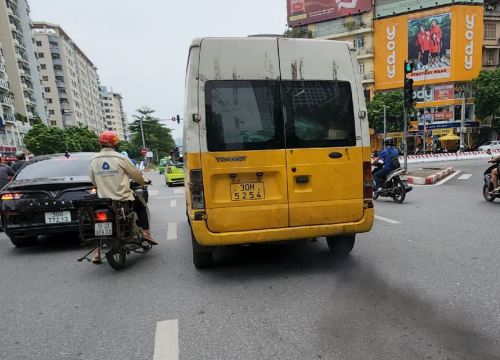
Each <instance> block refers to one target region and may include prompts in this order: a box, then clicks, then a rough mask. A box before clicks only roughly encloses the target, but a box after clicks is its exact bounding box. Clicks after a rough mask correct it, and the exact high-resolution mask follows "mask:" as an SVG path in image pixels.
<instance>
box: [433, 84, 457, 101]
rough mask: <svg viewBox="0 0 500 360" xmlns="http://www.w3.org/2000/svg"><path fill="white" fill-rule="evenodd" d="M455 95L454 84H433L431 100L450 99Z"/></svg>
mask: <svg viewBox="0 0 500 360" xmlns="http://www.w3.org/2000/svg"><path fill="white" fill-rule="evenodd" d="M454 96H455V86H453V84H447V85H439V86H434V99H433V100H438V101H439V100H451V99H453V98H454Z"/></svg>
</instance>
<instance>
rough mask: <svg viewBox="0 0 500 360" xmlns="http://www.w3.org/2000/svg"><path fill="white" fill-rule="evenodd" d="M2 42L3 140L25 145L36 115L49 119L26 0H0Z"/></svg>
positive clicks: (1, 138)
mask: <svg viewBox="0 0 500 360" xmlns="http://www.w3.org/2000/svg"><path fill="white" fill-rule="evenodd" d="M0 42H1V44H2V46H1V48H2V61H1V63H2V66H0V67H1V69H0V78H1V81H0V83H1V84H2V85H3V94H1V95H0V96H1V99H2V100H1V102H2V111H3V113H4V127H3V128H2V129H0V143H1V142H4V143H5V144H7V145H11V146H17V147H22V145H23V142H22V139H23V137H24V134H26V133H27V132H28V131H29V129H30V128H31V125H32V124H33V121H34V120H35V119H36V118H40V119H41V120H42V121H46V112H45V103H44V99H43V92H42V88H41V83H40V73H39V69H38V63H37V56H36V51H35V46H34V40H33V31H32V23H31V20H30V9H29V5H28V3H27V2H26V0H0ZM5 82H7V85H8V94H7V93H6V92H5V90H6V87H5ZM0 91H1V90H0ZM14 114H16V115H15V116H13V115H14Z"/></svg>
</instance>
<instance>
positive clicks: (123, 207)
mask: <svg viewBox="0 0 500 360" xmlns="http://www.w3.org/2000/svg"><path fill="white" fill-rule="evenodd" d="M131 189H132V190H133V191H134V193H135V195H136V196H137V197H138V198H139V200H140V201H143V202H144V203H147V187H146V191H144V187H143V186H140V185H138V184H136V183H134V182H131ZM76 205H77V207H78V218H79V220H80V222H79V229H80V239H81V242H82V245H84V246H89V245H90V246H92V249H91V250H90V251H89V252H87V253H86V254H85V255H84V256H82V257H81V258H79V259H78V262H82V261H83V260H87V261H89V262H90V261H92V260H91V259H90V258H89V256H90V254H92V253H93V252H94V251H96V250H97V249H99V248H100V249H101V250H102V251H103V252H104V253H105V257H106V260H107V261H108V264H109V266H111V267H112V268H113V269H115V270H120V269H122V268H123V267H124V266H125V261H126V258H127V255H129V254H130V253H131V252H134V253H138V254H146V253H147V252H149V251H150V250H151V248H152V245H151V244H150V243H149V242H147V241H145V240H144V237H143V233H142V229H141V228H140V227H139V226H138V225H137V215H136V213H135V211H134V208H133V203H132V202H130V201H115V200H111V199H98V198H96V199H86V200H79V201H78V202H77V204H76ZM148 216H149V213H148Z"/></svg>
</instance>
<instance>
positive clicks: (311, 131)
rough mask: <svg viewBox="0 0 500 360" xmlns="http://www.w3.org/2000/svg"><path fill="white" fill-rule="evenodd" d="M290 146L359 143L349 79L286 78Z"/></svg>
mask: <svg viewBox="0 0 500 360" xmlns="http://www.w3.org/2000/svg"><path fill="white" fill-rule="evenodd" d="M282 84H283V85H282V86H283V97H284V99H283V100H284V103H285V109H286V116H287V135H286V139H287V141H286V142H287V144H286V146H287V148H309V147H334V146H355V145H356V132H355V126H354V125H355V124H354V110H353V103H352V93H351V85H350V83H349V82H347V81H284V82H283V83H282Z"/></svg>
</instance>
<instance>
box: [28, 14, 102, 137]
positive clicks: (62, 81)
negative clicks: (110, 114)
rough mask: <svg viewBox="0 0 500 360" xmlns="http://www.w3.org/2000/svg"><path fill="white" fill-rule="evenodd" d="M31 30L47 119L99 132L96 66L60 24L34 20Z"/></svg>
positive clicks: (100, 111)
mask: <svg viewBox="0 0 500 360" xmlns="http://www.w3.org/2000/svg"><path fill="white" fill-rule="evenodd" d="M34 31H35V41H36V46H37V48H38V58H39V63H40V69H41V70H40V71H41V75H42V85H43V90H44V92H45V98H46V102H47V115H48V120H49V123H50V124H51V125H53V126H58V127H62V128H64V127H68V126H87V127H89V128H90V129H92V130H93V131H95V132H96V133H99V132H101V131H102V130H103V129H104V128H105V126H104V122H103V117H102V109H101V99H100V93H99V77H98V75H97V68H96V66H95V65H94V64H93V63H92V61H91V60H90V59H89V58H88V57H87V56H86V55H85V53H84V52H83V51H82V50H81V49H80V47H78V45H77V44H76V43H75V42H74V41H73V40H72V39H71V37H70V36H69V35H68V34H67V33H66V32H65V31H64V30H63V29H62V28H61V26H59V25H54V24H49V23H44V22H36V23H34Z"/></svg>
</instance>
